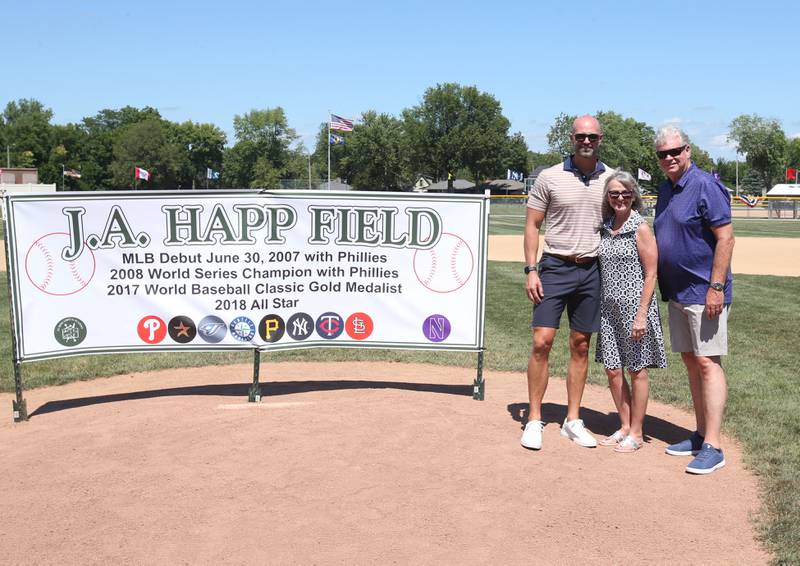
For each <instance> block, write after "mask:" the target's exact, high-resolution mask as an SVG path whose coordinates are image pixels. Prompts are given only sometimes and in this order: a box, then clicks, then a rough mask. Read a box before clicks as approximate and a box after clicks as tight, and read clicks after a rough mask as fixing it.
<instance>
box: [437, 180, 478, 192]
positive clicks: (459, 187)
mask: <svg viewBox="0 0 800 566" xmlns="http://www.w3.org/2000/svg"><path fill="white" fill-rule="evenodd" d="M473 188H475V183H470V182H469V181H467V180H466V179H453V190H456V191H466V190H468V189H473ZM426 190H427V191H428V192H437V191H438V192H447V181H439V182H438V183H433V184H432V185H430V186H429V187H426Z"/></svg>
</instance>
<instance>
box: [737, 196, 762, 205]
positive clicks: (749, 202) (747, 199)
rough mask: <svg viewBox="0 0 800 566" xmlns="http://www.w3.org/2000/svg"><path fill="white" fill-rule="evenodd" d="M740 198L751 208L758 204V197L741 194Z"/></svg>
mask: <svg viewBox="0 0 800 566" xmlns="http://www.w3.org/2000/svg"><path fill="white" fill-rule="evenodd" d="M739 200H740V201H742V202H743V203H745V204H746V205H747V206H749V207H750V208H753V207H754V206H756V205H758V197H751V196H747V195H739Z"/></svg>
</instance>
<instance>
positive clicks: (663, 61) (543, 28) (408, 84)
mask: <svg viewBox="0 0 800 566" xmlns="http://www.w3.org/2000/svg"><path fill="white" fill-rule="evenodd" d="M799 18H800V11H798V8H797V6H796V5H795V4H794V3H792V2H777V1H761V2H742V1H738V0H733V1H727V2H723V1H711V0H709V1H701V0H696V1H686V0H666V1H663V2H645V1H641V2H637V1H631V0H620V1H607V0H595V1H584V0H573V1H572V2H552V1H548V2H544V1H542V2H536V1H534V0H531V1H528V2H511V1H508V2H504V1H498V2H485V1H484V2H472V1H462V2H451V1H441V2H436V1H435V0H427V1H420V0H404V1H403V2H380V1H379V0H373V1H371V2H366V1H352V2H347V1H339V2H318V1H315V0H310V1H306V2H303V1H294V2H289V1H273V2H269V1H261V2H244V1H236V0H231V1H228V2H206V1H204V0H197V1H194V2H185V1H169V0H162V1H161V2H153V1H150V0H140V1H138V2H124V3H123V2H111V1H108V0H83V1H68V0H62V1H58V2H56V1H36V0H27V1H20V0H5V1H4V2H3V8H2V19H3V22H4V25H3V32H2V33H3V38H4V40H5V41H4V42H3V43H4V49H3V51H4V56H3V65H2V67H1V68H2V79H0V104H2V105H3V106H4V105H5V104H6V103H7V102H8V101H10V100H16V99H18V98H36V99H38V100H40V101H41V102H42V103H44V104H45V106H47V107H49V108H51V109H52V110H53V111H54V114H55V116H54V120H53V121H54V122H55V123H67V122H77V121H80V120H81V119H82V118H83V117H85V116H91V115H93V114H95V113H96V112H97V111H99V110H101V109H103V108H120V107H122V106H125V105H131V106H137V107H142V106H153V107H155V108H158V109H159V111H160V112H161V114H162V116H164V117H165V118H167V119H169V120H172V121H184V120H193V121H195V122H211V123H214V124H216V125H217V126H219V127H220V128H222V129H223V130H224V131H226V132H227V134H228V137H229V142H231V143H232V142H233V141H234V140H233V130H232V122H233V117H234V116H235V115H236V114H243V113H245V112H247V111H249V110H251V109H254V108H272V107H276V106H281V107H283V108H284V110H285V111H286V114H287V117H288V119H289V124H290V126H291V127H293V128H294V129H295V130H296V131H297V132H298V134H300V136H301V138H302V139H303V140H304V141H305V143H306V145H307V146H311V145H312V144H313V140H314V134H315V132H316V131H317V129H318V127H319V124H320V123H322V122H324V121H325V120H326V119H327V112H328V110H331V111H333V112H334V113H336V114H339V115H341V116H346V117H357V116H358V115H359V114H360V113H361V112H363V111H366V110H370V109H372V110H376V111H378V112H386V113H389V114H392V115H395V116H399V115H400V112H401V111H402V110H403V109H404V108H408V107H410V106H413V105H415V104H418V103H419V102H420V101H421V99H422V96H423V94H424V92H425V89H427V88H429V87H432V86H435V85H436V84H438V83H443V82H457V83H461V84H464V85H475V86H477V87H478V88H479V89H480V90H482V91H484V92H488V93H490V94H492V95H494V96H495V97H496V98H497V99H498V100H499V101H500V103H501V105H502V107H503V113H504V114H505V115H506V116H507V117H508V118H509V119H510V120H511V124H512V126H511V129H512V131H519V132H522V134H523V135H524V136H525V138H526V140H527V142H528V146H529V147H530V149H532V150H535V151H544V150H546V148H547V142H546V140H545V136H546V134H547V130H548V129H549V127H550V125H551V124H552V123H553V120H554V119H555V117H556V116H557V115H558V114H559V113H561V112H565V113H567V114H583V113H592V112H595V111H598V110H613V111H615V112H618V113H620V114H622V115H624V116H626V117H631V118H635V119H637V120H640V121H643V122H646V123H648V124H650V125H651V126H653V127H657V126H659V125H662V124H664V123H666V122H679V123H680V125H681V126H682V127H684V129H685V130H686V131H687V132H688V133H689V135H690V136H691V137H692V140H693V141H695V142H696V143H698V144H699V145H700V146H701V147H702V148H703V149H705V150H706V151H708V152H709V153H710V154H711V156H712V157H725V158H728V159H732V158H733V157H734V151H733V149H731V147H730V146H728V145H726V142H725V138H726V134H727V129H728V125H729V124H730V122H731V120H732V119H733V118H735V117H736V116H738V115H739V114H743V113H748V114H749V113H757V114H760V115H762V116H765V117H770V118H777V119H778V120H780V121H781V123H782V124H783V128H784V131H785V132H786V133H787V134H788V135H790V136H800V112H799V110H800V103H798V101H800V66H798V64H797V54H798V53H800V23H798V22H800V19H799Z"/></svg>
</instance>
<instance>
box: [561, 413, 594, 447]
mask: <svg viewBox="0 0 800 566" xmlns="http://www.w3.org/2000/svg"><path fill="white" fill-rule="evenodd" d="M561 436H563V437H564V438H569V439H570V440H571V441H572V442H574V443H575V444H578V445H580V446H585V447H586V448H594V447H595V446H597V439H595V437H594V436H592V435H591V434H589V431H588V430H586V428H585V427H584V426H583V420H581V419H575V420H574V421H569V422H567V420H566V419H564V424H563V425H561Z"/></svg>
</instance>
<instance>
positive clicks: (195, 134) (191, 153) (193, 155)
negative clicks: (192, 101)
mask: <svg viewBox="0 0 800 566" xmlns="http://www.w3.org/2000/svg"><path fill="white" fill-rule="evenodd" d="M171 131H172V134H171V135H172V137H173V139H174V141H175V143H176V145H177V147H178V150H179V155H180V162H181V163H180V171H179V177H178V185H179V186H182V187H192V188H199V187H205V186H206V184H208V183H207V181H208V179H207V175H206V173H207V169H212V170H214V171H220V170H221V169H222V155H223V153H224V151H225V144H226V143H227V137H226V136H225V132H223V131H222V130H221V129H219V128H218V127H217V126H215V125H214V124H200V123H195V122H192V121H187V122H183V123H182V124H171ZM209 186H210V185H209ZM214 186H216V183H215V184H214Z"/></svg>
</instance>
